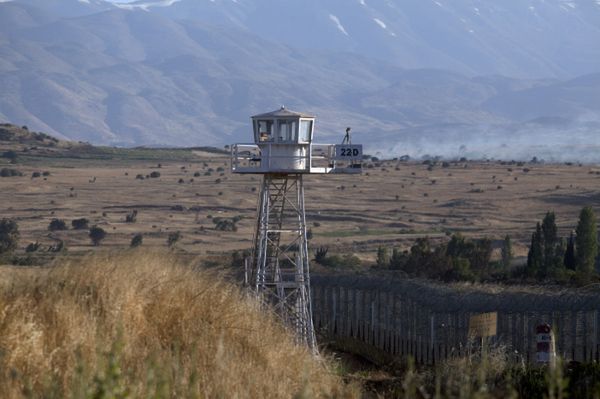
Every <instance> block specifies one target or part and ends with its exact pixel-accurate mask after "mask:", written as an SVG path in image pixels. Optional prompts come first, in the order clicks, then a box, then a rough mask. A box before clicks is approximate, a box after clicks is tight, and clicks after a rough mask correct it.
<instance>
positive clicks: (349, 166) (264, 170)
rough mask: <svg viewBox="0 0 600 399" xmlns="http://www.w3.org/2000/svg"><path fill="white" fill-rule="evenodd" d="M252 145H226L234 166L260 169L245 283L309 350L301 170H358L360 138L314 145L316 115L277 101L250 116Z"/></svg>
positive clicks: (235, 169)
mask: <svg viewBox="0 0 600 399" xmlns="http://www.w3.org/2000/svg"><path fill="white" fill-rule="evenodd" d="M252 125H253V130H254V143H253V144H234V145H233V146H232V147H231V160H232V163H231V170H232V172H233V173H249V174H262V175H263V180H262V185H261V190H260V197H259V201H258V219H257V224H256V232H255V236H254V248H253V251H252V256H251V257H250V258H249V259H247V260H246V283H247V284H248V285H250V286H251V287H252V288H253V289H254V290H256V292H257V294H259V295H260V296H261V297H262V298H263V299H264V301H265V302H267V303H269V304H270V305H272V306H273V307H274V309H275V311H276V313H277V314H278V315H279V316H280V317H281V318H282V319H283V321H284V322H285V323H286V324H287V325H288V326H289V327H290V328H291V329H293V331H294V332H295V334H296V337H297V340H298V342H299V343H302V344H306V345H308V346H309V347H310V348H311V349H312V350H316V340H315V332H314V328H313V322H312V306H311V295H310V275H309V253H308V246H307V238H306V218H305V213H304V186H303V181H302V177H303V175H305V174H327V173H347V174H357V173H361V170H362V169H361V167H362V163H361V162H362V145H356V144H354V145H353V144H352V143H351V140H350V129H349V128H348V129H346V136H345V138H344V140H343V142H342V144H313V142H312V139H313V131H314V125H315V117H314V116H310V115H306V114H302V113H298V112H292V111H289V110H287V109H285V108H284V107H281V109H279V110H277V111H273V112H269V113H266V114H261V115H256V116H253V117H252Z"/></svg>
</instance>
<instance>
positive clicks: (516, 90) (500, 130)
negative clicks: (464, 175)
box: [0, 0, 600, 160]
mask: <svg viewBox="0 0 600 399" xmlns="http://www.w3.org/2000/svg"><path fill="white" fill-rule="evenodd" d="M597 43H600V1H596V0H589V1H587V0H580V1H575V0H573V1H563V0H529V1H527V0H506V1H503V2H497V1H493V0H456V1H452V2H450V1H448V0H439V1H429V0H402V1H401V0H357V1H350V0H344V1H342V0H323V1H315V0H303V1H299V0H282V1H278V2H274V1H268V0H179V1H176V0H144V1H135V2H133V3H128V4H115V3H111V2H108V1H104V0H15V1H5V2H0V93H1V94H0V120H2V121H5V122H14V123H18V124H23V125H28V126H29V127H30V128H31V129H36V130H42V131H45V132H47V133H50V134H53V135H56V136H58V137H61V138H69V139H75V140H83V141H89V142H92V143H99V144H111V145H125V146H133V145H154V146H160V145H169V146H173V145H177V146H183V145H223V144H226V143H231V142H240V141H241V142H247V141H249V140H250V139H251V136H250V132H249V127H250V126H249V123H248V117H249V116H250V115H253V114H256V113H261V112H265V111H270V110H272V109H275V108H278V107H279V106H280V105H286V106H287V107H288V108H291V109H297V110H300V111H305V112H310V113H314V114H316V115H317V117H318V119H317V124H318V125H317V126H318V129H317V133H316V134H317V135H318V136H317V141H321V142H325V141H331V140H334V141H337V140H340V139H341V137H342V134H343V130H344V128H345V127H346V126H352V127H353V131H354V132H356V133H355V140H362V141H363V142H365V143H366V144H367V145H368V148H369V150H370V151H372V152H375V151H378V150H379V151H382V152H385V153H386V154H387V153H390V154H396V155H403V154H410V155H412V156H422V155H425V154H429V155H442V156H449V157H450V156H457V155H461V156H462V155H464V156H485V157H503V158H515V159H516V158H522V157H530V156H533V155H537V156H538V157H540V156H541V157H545V158H547V159H572V158H577V159H583V160H595V159H600V155H596V154H598V151H597V148H595V147H593V146H590V144H594V143H595V142H597V140H596V139H595V137H597V134H598V133H597V132H598V131H599V130H600V45H598V44H597Z"/></svg>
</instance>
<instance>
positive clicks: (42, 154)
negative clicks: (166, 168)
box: [0, 123, 229, 162]
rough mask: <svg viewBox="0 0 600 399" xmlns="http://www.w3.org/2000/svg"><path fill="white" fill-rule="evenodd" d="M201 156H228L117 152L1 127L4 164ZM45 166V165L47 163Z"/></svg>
mask: <svg viewBox="0 0 600 399" xmlns="http://www.w3.org/2000/svg"><path fill="white" fill-rule="evenodd" d="M197 154H202V155H204V156H211V154H212V155H215V156H224V155H229V152H228V151H226V150H223V149H219V148H215V147H189V148H184V147H177V148H165V147H163V148H147V147H135V148H117V147H107V146H97V145H92V144H90V143H87V142H82V141H77V142H75V141H70V140H59V139H57V138H56V137H53V136H50V135H48V134H46V133H42V132H34V131H30V130H29V128H28V127H27V126H16V125H13V124H10V123H0V155H1V156H2V158H5V159H7V160H15V161H23V160H26V161H33V162H36V161H37V162H39V161H42V160H58V159H81V160H88V161H89V160H154V159H157V160H161V161H172V160H176V161H184V160H190V159H197ZM46 162H47V161H46Z"/></svg>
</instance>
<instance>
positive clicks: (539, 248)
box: [526, 223, 544, 277]
mask: <svg viewBox="0 0 600 399" xmlns="http://www.w3.org/2000/svg"><path fill="white" fill-rule="evenodd" d="M543 262H544V249H543V244H542V226H541V225H540V224H539V223H538V224H537V226H536V228H535V232H534V233H533V234H532V235H531V246H530V247H529V253H528V254H527V269H526V271H527V275H528V276H530V277H533V276H537V275H539V273H540V270H542V263H543Z"/></svg>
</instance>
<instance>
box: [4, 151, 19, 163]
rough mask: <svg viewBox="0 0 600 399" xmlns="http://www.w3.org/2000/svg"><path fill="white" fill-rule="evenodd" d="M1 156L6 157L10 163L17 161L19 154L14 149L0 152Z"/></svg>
mask: <svg viewBox="0 0 600 399" xmlns="http://www.w3.org/2000/svg"><path fill="white" fill-rule="evenodd" d="M2 158H6V159H8V160H9V161H10V163H17V159H18V158H19V156H18V155H17V153H16V152H15V151H13V150H9V151H5V152H4V153H2Z"/></svg>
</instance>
